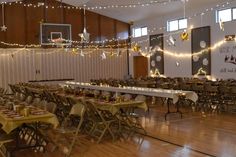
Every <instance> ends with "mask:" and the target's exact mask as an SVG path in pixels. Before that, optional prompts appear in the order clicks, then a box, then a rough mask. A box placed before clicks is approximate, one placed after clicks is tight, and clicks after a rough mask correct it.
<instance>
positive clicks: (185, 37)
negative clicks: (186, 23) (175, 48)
mask: <svg viewBox="0 0 236 157" xmlns="http://www.w3.org/2000/svg"><path fill="white" fill-rule="evenodd" d="M180 37H181V39H182V41H186V40H188V38H189V34H188V32H187V31H186V30H184V32H183V33H182V34H181V35H180Z"/></svg>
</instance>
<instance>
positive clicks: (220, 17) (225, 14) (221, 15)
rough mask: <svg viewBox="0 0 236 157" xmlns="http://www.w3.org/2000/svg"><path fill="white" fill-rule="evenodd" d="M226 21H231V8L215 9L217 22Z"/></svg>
mask: <svg viewBox="0 0 236 157" xmlns="http://www.w3.org/2000/svg"><path fill="white" fill-rule="evenodd" d="M220 21H222V22H228V21H232V10H231V9H224V10H218V11H217V22H220Z"/></svg>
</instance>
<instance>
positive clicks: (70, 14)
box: [65, 9, 83, 40]
mask: <svg viewBox="0 0 236 157" xmlns="http://www.w3.org/2000/svg"><path fill="white" fill-rule="evenodd" d="M65 23H66V24H71V31H72V32H73V33H72V40H80V37H79V35H78V34H79V33H81V32H82V29H83V23H82V12H81V10H68V9H65Z"/></svg>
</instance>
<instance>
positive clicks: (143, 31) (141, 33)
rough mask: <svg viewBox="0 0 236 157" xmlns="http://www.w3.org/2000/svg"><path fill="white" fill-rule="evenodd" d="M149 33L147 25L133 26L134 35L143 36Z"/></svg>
mask: <svg viewBox="0 0 236 157" xmlns="http://www.w3.org/2000/svg"><path fill="white" fill-rule="evenodd" d="M147 34H148V30H147V27H139V28H133V37H135V38H137V37H141V36H145V35H147Z"/></svg>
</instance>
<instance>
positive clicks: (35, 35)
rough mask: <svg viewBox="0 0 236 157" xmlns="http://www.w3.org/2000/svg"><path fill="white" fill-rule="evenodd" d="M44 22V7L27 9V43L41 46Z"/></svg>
mask: <svg viewBox="0 0 236 157" xmlns="http://www.w3.org/2000/svg"><path fill="white" fill-rule="evenodd" d="M43 21H44V8H43V7H40V8H38V7H36V8H33V7H26V28H27V29H26V39H27V41H26V43H27V44H39V42H40V22H43Z"/></svg>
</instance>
